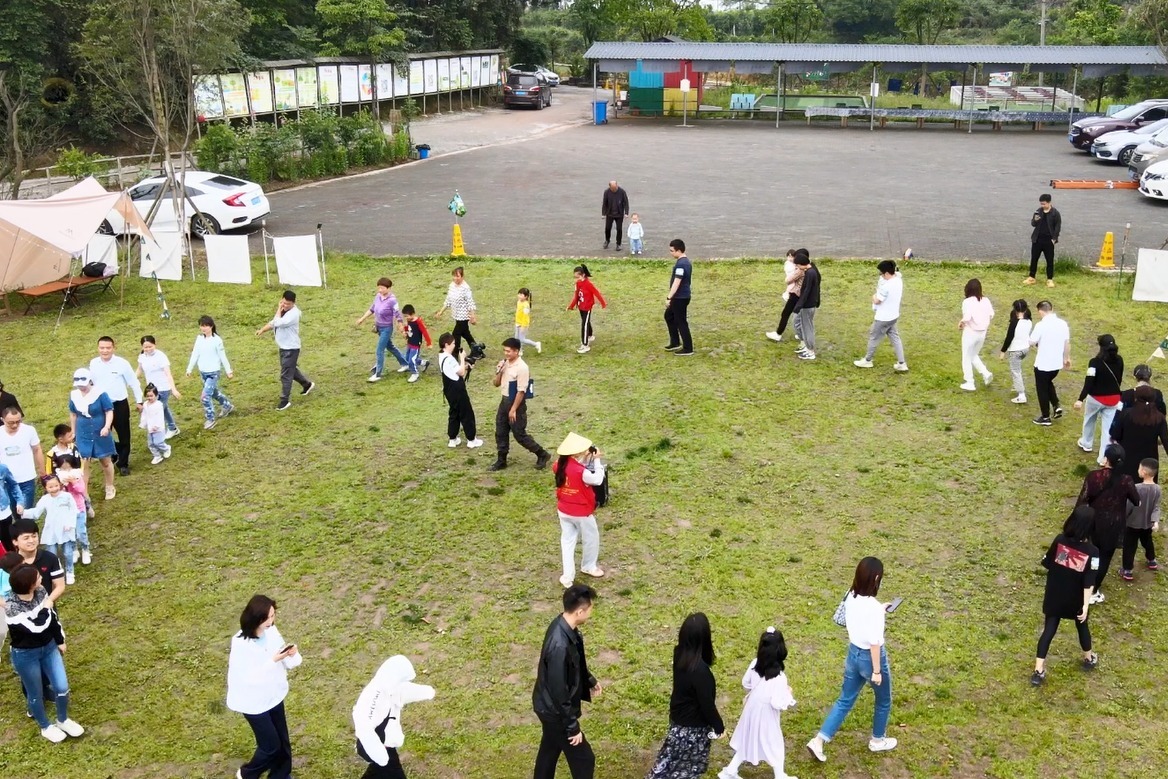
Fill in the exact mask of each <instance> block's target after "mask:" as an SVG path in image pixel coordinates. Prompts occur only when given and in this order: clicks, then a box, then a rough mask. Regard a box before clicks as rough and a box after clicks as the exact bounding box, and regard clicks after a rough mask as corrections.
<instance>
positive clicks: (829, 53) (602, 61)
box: [584, 41, 1168, 78]
mask: <svg viewBox="0 0 1168 779" xmlns="http://www.w3.org/2000/svg"><path fill="white" fill-rule="evenodd" d="M584 56H585V58H587V59H591V60H598V67H599V68H600V70H602V71H605V72H607V73H614V72H615V73H623V72H626V71H629V70H633V69H635V68H636V67H638V65H639V66H640V68H641V70H643V71H645V72H648V73H668V72H671V71H672V70H674V69H675V68H676V67H677V64H676V63H677V61H678V60H692V61H693V68H694V70H695V71H698V72H711V71H713V72H717V71H727V70H730V68H731V66H732V65H733V67H734V69H735V71H737V72H738V73H771V72H773V71H774V69H775V67H776V66H777V65H778V64H780V63H782V65H783V68H784V70H786V71H787V72H789V73H794V72H798V71H800V70H813V69H814V70H819V69H822V68H824V67H825V66H826V67H827V68H828V70H829V71H830V72H831V73H850V72H852V71H855V70H859V69H860V68H862V67H865V66H867V65H869V64H876V65H879V66H880V69H881V70H884V71H893V72H898V71H910V70H916V69H917V68H920V67H921V66H922V65H923V66H926V67H929V68H931V69H934V70H958V69H964V68H966V67H968V66H970V65H980V66H981V68H982V70H983V71H986V72H998V71H1017V70H1024V69H1026V68H1029V69H1030V70H1031V71H1032V72H1043V73H1069V72H1071V71H1072V70H1074V69H1076V68H1078V69H1079V70H1080V72H1081V73H1082V75H1083V78H1099V77H1101V76H1110V75H1115V74H1117V73H1130V74H1131V75H1134V76H1147V75H1155V74H1157V73H1161V74H1162V73H1164V72H1165V70H1166V65H1168V60H1165V58H1164V53H1163V52H1161V51H1160V49H1158V48H1157V47H1155V46H915V45H908V44H868V43H859V44H848V43H694V42H689V41H683V42H676V43H639V42H619V41H617V42H605V41H597V42H596V43H593V44H592V46H590V47H589V48H588V51H586V52H585V53H584Z"/></svg>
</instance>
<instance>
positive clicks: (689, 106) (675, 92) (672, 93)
mask: <svg viewBox="0 0 1168 779" xmlns="http://www.w3.org/2000/svg"><path fill="white" fill-rule="evenodd" d="M662 92H663V94H662V98H661V99H662V105H661V107H662V109H663V110H664V112H665V113H667V114H676V115H677V116H681V113H682V107H683V106H684V107H685V108H686V110H688V111H689V112H691V113H692V112H694V111H696V110H697V107H698V100H697V94H698V93H697V92H696V91H694V90H690V92H689V99H688V103H687V102H685V93H683V92H682V91H681V90H680V89H674V88H668V87H667V88H665V89H663V90H662Z"/></svg>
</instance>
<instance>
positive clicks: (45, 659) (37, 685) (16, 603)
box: [4, 564, 85, 744]
mask: <svg viewBox="0 0 1168 779" xmlns="http://www.w3.org/2000/svg"><path fill="white" fill-rule="evenodd" d="M40 581H41V572H40V571H38V570H37V569H36V566H32V565H27V564H23V565H19V566H17V567H16V568H14V569H13V570H12V573H11V575H10V576H9V580H8V584H9V587H11V589H12V591H11V592H9V593H8V594H7V595H6V596H5V597H4V621H5V622H6V623H7V625H8V635H9V637H10V638H11V641H12V649H11V657H12V667H13V669H14V670H15V671H16V673H17V674H18V675H19V676H20V681H21V683H22V684H23V685H24V691H25V701H26V703H27V707H28V713H29V716H31V717H32V718H33V719H34V720H36V723H37V725H39V726H40V729H41V735H42V736H44V737H45V738H47V739H48V740H49V741H52V742H53V743H54V744H56V743H60V742H61V741H64V740H65V737H66V736H72V737H74V738H77V737H79V736H81V735H83V734H84V733H85V729H84V728H83V727H81V726H80V725H78V724H77V723H76V722H74V721H73V720H71V719H69V680H68V678H66V676H65V660H64V658H63V657H62V656H61V653H62V652H64V651H65V633H64V631H63V630H61V623H60V622H59V621H58V620H57V612H56V611H55V610H54V609H53V602H52V601H51V600H49V597H48V593H46V592H45V588H44V587H41V586H40ZM42 677H43V679H46V680H48V685H49V687H51V688H52V692H53V695H54V696H55V699H56V704H57V721H56V722H50V721H49V717H48V715H47V714H46V713H45V701H44V698H43V697H42V695H43V693H42V690H43V689H44V685H43V682H42Z"/></svg>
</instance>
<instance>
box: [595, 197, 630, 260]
mask: <svg viewBox="0 0 1168 779" xmlns="http://www.w3.org/2000/svg"><path fill="white" fill-rule="evenodd" d="M600 215H601V216H603V217H604V248H605V249H607V248H608V245H609V244H610V243H612V226H613V224H614V223H615V224H616V250H617V251H618V252H619V251H620V249H621V238H623V237H624V232H623V231H624V225H625V217H626V216H628V215H629V196H628V195H627V194H626V193H625V191H624V190H623V189H621V188H620V187H618V186H617V184H616V182H615V181H610V182H608V189H606V190H604V198H603V199H602V200H601V201H600Z"/></svg>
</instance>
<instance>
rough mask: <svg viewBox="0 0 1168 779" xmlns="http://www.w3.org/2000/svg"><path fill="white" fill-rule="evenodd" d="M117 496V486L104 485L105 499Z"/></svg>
mask: <svg viewBox="0 0 1168 779" xmlns="http://www.w3.org/2000/svg"><path fill="white" fill-rule="evenodd" d="M117 496H118V488H117V487H106V488H105V499H106V500H113V499H114V498H116V497H117Z"/></svg>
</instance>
